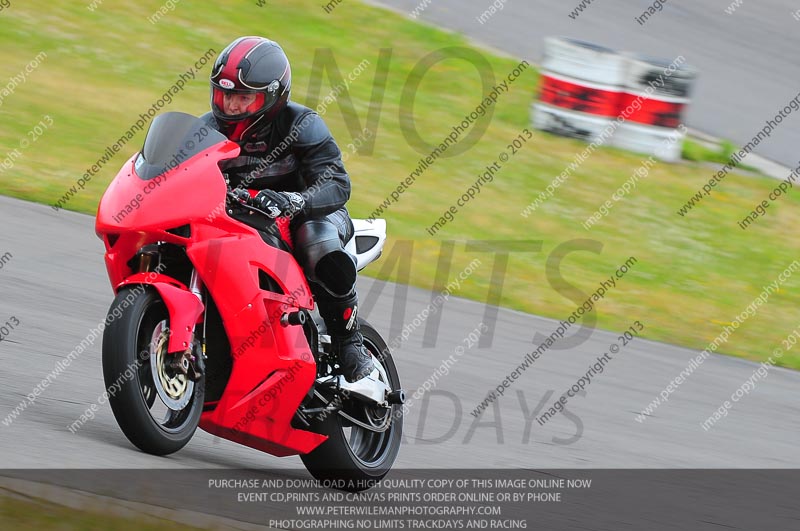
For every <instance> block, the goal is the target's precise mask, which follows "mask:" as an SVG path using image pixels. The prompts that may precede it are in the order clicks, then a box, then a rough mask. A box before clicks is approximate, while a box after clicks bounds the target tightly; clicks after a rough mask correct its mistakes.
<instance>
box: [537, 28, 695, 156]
mask: <svg viewBox="0 0 800 531" xmlns="http://www.w3.org/2000/svg"><path fill="white" fill-rule="evenodd" d="M667 71H668V72H669V73H668V74H667V73H666V72H667ZM541 75H542V82H541V88H540V95H539V101H537V102H536V103H534V106H533V111H534V112H533V124H534V127H536V128H537V129H541V130H544V131H549V132H552V133H555V134H560V135H565V136H570V137H573V138H580V139H582V140H585V141H587V142H597V141H600V137H601V136H602V137H603V139H605V140H608V139H611V141H610V145H613V146H615V147H620V148H624V149H629V150H631V151H637V152H640V153H646V154H650V155H654V156H656V157H658V158H661V159H663V160H667V161H675V160H678V159H680V155H681V146H682V144H683V135H684V132H685V128H683V127H680V128H678V126H679V125H680V124H681V122H682V117H683V112H684V110H685V108H686V106H687V105H688V104H689V92H690V90H691V86H692V83H693V81H694V78H695V72H694V70H692V69H690V68H687V67H685V66H683V65H676V63H675V62H673V63H664V62H663V61H660V60H655V59H646V58H641V57H634V56H628V55H624V54H619V53H617V52H615V51H613V50H610V49H608V48H603V47H600V46H596V45H594V44H590V43H585V42H580V41H575V40H571V39H566V38H560V37H559V38H554V37H548V38H547V39H545V56H544V60H543V62H542V72H541ZM619 116H622V117H623V118H624V120H621V121H620V122H619V123H617V124H612V123H611V122H612V121H615V120H617V118H618V117H619ZM604 132H605V134H603V133H604Z"/></svg>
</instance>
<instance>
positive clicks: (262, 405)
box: [96, 112, 404, 489]
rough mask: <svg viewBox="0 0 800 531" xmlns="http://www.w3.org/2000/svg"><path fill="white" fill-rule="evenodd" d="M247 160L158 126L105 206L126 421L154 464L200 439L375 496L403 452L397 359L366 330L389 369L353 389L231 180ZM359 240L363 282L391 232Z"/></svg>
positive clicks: (300, 277)
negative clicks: (285, 460)
mask: <svg viewBox="0 0 800 531" xmlns="http://www.w3.org/2000/svg"><path fill="white" fill-rule="evenodd" d="M238 153H239V146H238V145H236V144H235V143H234V142H230V141H228V140H227V139H226V138H225V137H224V136H223V135H222V134H221V133H219V132H218V131H215V130H213V129H210V128H209V127H208V126H206V125H205V124H204V123H203V122H202V121H201V120H200V119H198V118H196V117H194V116H191V115H188V114H184V113H174V112H171V113H166V114H163V115H160V116H158V117H157V118H156V119H155V120H154V121H153V123H152V125H151V127H150V129H149V131H148V133H147V137H146V139H145V143H144V148H143V149H142V151H141V152H140V153H137V154H136V155H134V156H133V157H131V159H130V160H128V161H127V162H126V163H125V165H124V166H123V167H122V169H121V170H120V172H119V174H118V175H117V176H116V178H115V179H114V180H113V181H112V183H111V184H110V185H109V187H108V190H106V192H105V194H104V196H103V199H102V200H101V202H100V206H99V209H98V213H97V221H96V231H97V234H98V236H100V237H101V238H102V239H103V242H104V243H105V247H106V254H105V262H106V267H107V269H108V275H109V278H110V280H111V284H112V286H113V287H114V291H115V292H116V299H115V301H114V303H113V305H112V307H111V310H110V311H109V314H108V318H107V320H106V323H107V324H106V329H105V332H104V337H103V376H104V379H105V384H106V388H107V389H108V390H109V395H110V397H109V401H110V403H111V408H112V410H113V412H114V416H115V418H116V420H117V422H118V424H119V426H120V428H121V429H122V431H123V432H124V434H125V435H126V436H127V438H128V439H129V440H130V441H131V442H132V443H133V444H134V445H136V446H137V447H138V448H140V449H141V450H142V451H144V452H147V453H151V454H155V455H166V454H170V453H172V452H175V451H177V450H179V449H180V448H182V447H183V446H184V445H186V443H188V442H189V439H191V437H192V435H193V434H194V432H195V430H196V428H197V427H198V426H199V427H200V428H202V429H203V430H205V431H207V432H209V433H212V434H214V435H216V436H219V437H222V438H225V439H229V440H231V441H235V442H237V443H240V444H244V445H246V446H250V447H252V448H256V449H258V450H261V451H264V452H267V453H270V454H273V455H276V456H288V455H297V454H299V455H300V456H301V459H302V460H303V463H304V464H305V466H306V468H307V469H308V470H309V472H311V474H312V475H313V476H314V477H316V478H318V479H324V480H339V481H341V480H349V481H350V483H349V485H351V486H353V485H356V486H355V487H353V488H354V489H358V488H364V485H365V484H364V483H363V481H364V480H366V481H373V482H374V481H377V480H379V479H381V478H382V477H383V476H384V475H385V474H386V473H387V472H388V471H389V469H390V467H391V466H392V464H393V462H394V460H395V458H396V457H397V452H398V449H399V446H400V439H401V435H402V427H403V418H402V408H401V407H400V406H401V405H402V403H403V400H404V393H403V391H402V389H401V387H400V380H399V377H398V374H397V369H396V367H395V364H394V362H393V360H392V356H391V353H390V352H389V349H388V348H387V346H386V343H385V341H384V340H383V339H382V338H381V336H380V335H379V334H378V332H376V331H375V329H374V328H373V327H372V326H370V325H369V324H368V323H367V322H366V321H363V320H362V322H361V330H362V334H363V336H364V343H365V346H366V347H367V349H368V350H369V351H370V352H371V353H372V355H373V358H374V362H375V368H376V369H375V370H374V371H373V372H372V374H371V375H370V376H369V377H366V378H363V379H361V380H359V381H358V382H355V383H349V382H347V381H346V380H345V379H344V377H343V376H342V375H341V374H340V373H339V367H338V364H337V363H338V362H337V359H336V356H335V355H334V354H333V353H332V352H331V342H330V337H329V336H328V335H326V333H325V332H326V331H325V325H324V321H322V320H321V319H320V318H319V316H318V315H317V314H316V312H312V310H313V307H314V301H313V297H312V295H311V291H310V289H309V286H308V283H307V281H306V278H305V275H304V274H303V271H302V269H301V268H300V266H299V265H298V264H297V262H296V261H295V259H294V257H293V256H292V254H291V248H290V244H289V243H288V242H287V241H286V238H281V237H280V234H281V231H278V230H274V229H275V227H276V225H275V221H273V220H271V219H270V218H269V217H268V216H267V215H266V214H265V213H263V212H261V211H259V210H258V209H257V208H255V207H253V206H252V205H250V204H249V203H248V201H247V200H246V198H245V199H242V194H241V192H242V191H241V190H231V188H230V186H229V185H228V183H227V179H226V178H225V176H224V175H223V174H222V172H221V170H220V168H219V166H218V163H219V162H220V161H221V160H224V159H227V158H231V157H235V156H236V155H237V154H238ZM237 192H238V193H237ZM354 226H355V235H354V237H353V238H352V239H351V240H350V241H349V242H348V243H347V245H346V249H347V250H348V251H350V252H351V254H353V255H354V256H355V257H356V260H357V262H358V268H359V269H362V268H363V267H364V266H366V265H367V264H369V263H370V262H372V261H374V260H375V259H377V258H378V256H379V255H380V253H381V250H382V248H383V244H384V242H385V239H386V223H385V221H383V220H375V221H374V222H368V221H365V220H354ZM283 233H284V234H285V231H283ZM352 480H356V481H357V482H358V483H353V482H352Z"/></svg>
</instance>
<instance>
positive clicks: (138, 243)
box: [95, 141, 326, 456]
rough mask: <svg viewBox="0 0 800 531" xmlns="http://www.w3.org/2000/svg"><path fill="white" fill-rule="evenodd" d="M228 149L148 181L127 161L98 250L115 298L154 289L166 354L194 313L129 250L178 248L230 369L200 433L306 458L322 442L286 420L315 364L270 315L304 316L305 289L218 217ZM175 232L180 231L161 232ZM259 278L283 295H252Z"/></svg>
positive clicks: (102, 219) (185, 294)
mask: <svg viewBox="0 0 800 531" xmlns="http://www.w3.org/2000/svg"><path fill="white" fill-rule="evenodd" d="M238 152H239V147H238V146H237V145H236V144H235V143H233V142H230V141H223V142H220V143H217V144H215V145H213V146H211V147H209V148H208V149H206V150H205V151H201V152H200V153H198V154H197V155H195V156H193V157H191V158H189V159H188V160H186V161H184V162H183V163H181V164H179V165H177V167H176V168H175V169H173V170H171V171H170V172H168V173H166V174H164V175H162V176H159V177H155V178H154V179H151V180H143V179H141V178H139V177H138V176H137V174H136V171H135V168H134V161H135V160H136V156H134V157H132V158H131V159H130V160H129V161H127V162H126V163H125V165H124V166H123V168H122V170H121V171H120V172H119V174H118V175H117V176H116V178H115V179H114V181H113V182H112V183H111V185H110V186H109V188H108V190H107V191H106V193H105V194H104V196H103V199H102V200H101V202H100V206H99V208H98V212H97V221H96V226H95V228H96V231H97V234H98V236H100V237H101V238H102V239H103V241H104V243H105V245H106V256H105V261H106V267H107V270H108V275H109V278H110V280H111V285H112V286H114V290H115V291H117V290H119V289H120V288H122V287H124V286H126V285H136V284H147V285H152V286H153V288H154V289H156V290H158V293H159V294H160V295H161V297H162V299H163V300H164V302H165V304H166V306H167V309H168V311H169V315H170V330H171V332H172V335H171V336H170V340H169V351H170V353H176V352H182V351H185V350H186V349H187V347H188V346H189V345H191V341H192V332H193V330H194V325H195V324H196V323H198V322H202V319H203V315H202V314H203V312H204V307H203V304H202V303H201V302H200V300H199V299H198V298H197V297H196V296H195V295H194V294H192V293H191V292H190V291H189V289H188V288H187V286H186V285H185V283H182V282H179V281H178V280H176V279H175V278H172V277H171V276H168V274H164V273H163V272H161V273H158V272H152V273H138V272H135V271H131V269H130V266H129V265H128V264H129V263H130V262H131V259H132V258H134V257H135V256H136V254H137V252H138V251H139V250H140V249H141V248H142V247H143V246H145V245H148V244H153V243H157V242H166V243H172V244H175V245H177V246H180V247H182V248H184V249H185V250H186V256H187V257H188V260H189V261H190V262H191V264H192V265H193V266H194V268H195V270H196V271H197V273H198V275H199V278H200V279H201V280H202V283H203V285H204V286H205V288H206V290H207V291H208V294H209V295H210V296H211V297H212V298H213V300H214V302H215V303H216V306H217V308H218V309H219V312H220V315H221V316H222V321H223V325H224V329H225V332H226V333H227V336H228V340H229V342H230V345H231V352H230V355H231V357H232V358H233V368H232V372H231V375H230V378H229V380H228V383H227V385H226V387H225V389H224V391H223V393H222V395H221V397H220V398H219V400H218V401H215V402H214V403H206V405H205V408H204V409H205V411H204V413H203V415H202V417H201V419H200V427H201V428H202V429H204V430H206V431H208V432H210V433H213V434H215V435H218V436H220V437H224V438H227V439H230V440H233V441H236V442H239V443H241V444H245V445H247V446H251V447H253V448H256V449H259V450H262V451H265V452H269V453H272V454H274V455H279V456H284V455H292V454H297V453H307V452H310V451H311V450H313V449H314V448H316V447H317V446H318V445H319V444H321V443H322V442H323V441H325V439H326V437H325V436H323V435H319V434H316V433H312V432H308V431H303V430H296V429H294V428H292V427H291V426H290V422H291V420H292V417H293V416H294V414H295V412H296V410H297V407H298V406H299V404H300V402H301V401H302V400H303V398H304V397H305V396H306V394H307V393H308V391H309V389H310V388H311V386H312V384H313V382H314V379H315V378H316V374H317V369H316V363H315V360H314V356H313V355H312V353H311V350H310V347H309V345H308V342H307V341H306V338H305V335H304V334H303V330H302V327H299V326H288V327H283V326H281V325H280V318H281V316H282V315H283V314H284V313H286V312H291V311H297V310H298V309H301V308H305V309H311V308H312V306H313V299H312V296H311V290H310V289H309V287H308V283H307V281H306V278H305V275H304V274H303V271H302V269H301V268H300V266H299V265H298V264H297V262H296V261H295V259H294V257H293V256H292V255H291V254H290V253H287V252H285V251H283V250H280V249H277V248H275V247H271V246H269V245H267V244H265V243H264V242H263V240H262V238H261V237H260V236H259V234H258V232H257V231H256V230H255V229H253V228H251V227H248V226H247V225H244V224H243V223H241V222H239V221H237V220H234V219H233V218H231V217H230V216H228V214H227V211H226V208H225V206H226V204H225V199H226V185H225V181H224V178H223V176H222V174H221V172H220V170H219V167H218V163H219V161H220V160H223V159H226V158H231V157H235V156H236V155H237V154H238ZM185 226H188V229H189V230H188V231H186V230H183V231H181V230H178V231H174V232H176V233H177V234H175V233H171V232H167V231H168V230H174V229H176V228H179V227H183V228H184V229H185ZM179 234H183V236H181V235H179ZM259 271H261V272H262V273H261V274H262V275H263V274H267V275H269V276H270V277H272V278H273V279H275V280H276V281H277V283H278V284H279V285H280V287H281V291H282V292H283V294H278V293H273V292H271V291H266V290H263V289H261V286H260V283H259ZM248 419H252V420H248Z"/></svg>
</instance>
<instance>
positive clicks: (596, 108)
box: [533, 37, 625, 142]
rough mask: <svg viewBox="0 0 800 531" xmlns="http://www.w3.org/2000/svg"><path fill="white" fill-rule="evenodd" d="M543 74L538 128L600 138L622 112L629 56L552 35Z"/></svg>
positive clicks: (536, 107)
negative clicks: (619, 108)
mask: <svg viewBox="0 0 800 531" xmlns="http://www.w3.org/2000/svg"><path fill="white" fill-rule="evenodd" d="M541 75H542V84H541V92H540V97H539V102H537V103H536V104H534V119H533V123H534V127H536V128H537V129H542V130H544V131H550V132H552V133H556V134H561V135H566V136H571V137H575V138H581V139H583V140H586V141H587V142H594V141H596V140H598V137H599V135H600V134H601V133H602V132H603V131H604V130H605V129H606V128H607V127H608V126H609V124H610V122H611V120H612V119H613V118H614V117H615V116H616V114H617V109H618V107H619V101H620V98H621V97H622V84H623V81H624V79H625V61H624V58H622V57H621V56H619V55H618V54H617V53H616V52H614V51H613V50H610V49H608V48H602V47H600V46H596V45H594V44H590V43H586V42H580V41H575V40H571V39H562V38H553V37H549V38H547V39H546V40H545V57H544V62H543V63H542V72H541Z"/></svg>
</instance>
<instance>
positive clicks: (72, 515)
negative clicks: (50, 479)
mask: <svg viewBox="0 0 800 531" xmlns="http://www.w3.org/2000/svg"><path fill="white" fill-rule="evenodd" d="M152 520H153V519H152V518H148V519H146V520H143V519H141V518H123V517H121V516H114V515H110V514H106V513H105V512H103V511H101V510H100V509H99V508H98V509H91V508H87V509H85V510H83V509H81V510H79V509H72V508H68V507H62V506H60V505H55V504H53V503H50V502H46V501H44V500H31V501H27V500H20V499H11V498H6V497H4V496H0V529H8V530H13V531H41V530H51V529H52V530H58V531H73V530H74V531H108V530H109V529H113V530H115V531H190V530H193V529H198V528H196V527H189V526H185V525H182V524H178V523H175V522H168V521H164V522H157V523H156V522H153V521H152Z"/></svg>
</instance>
